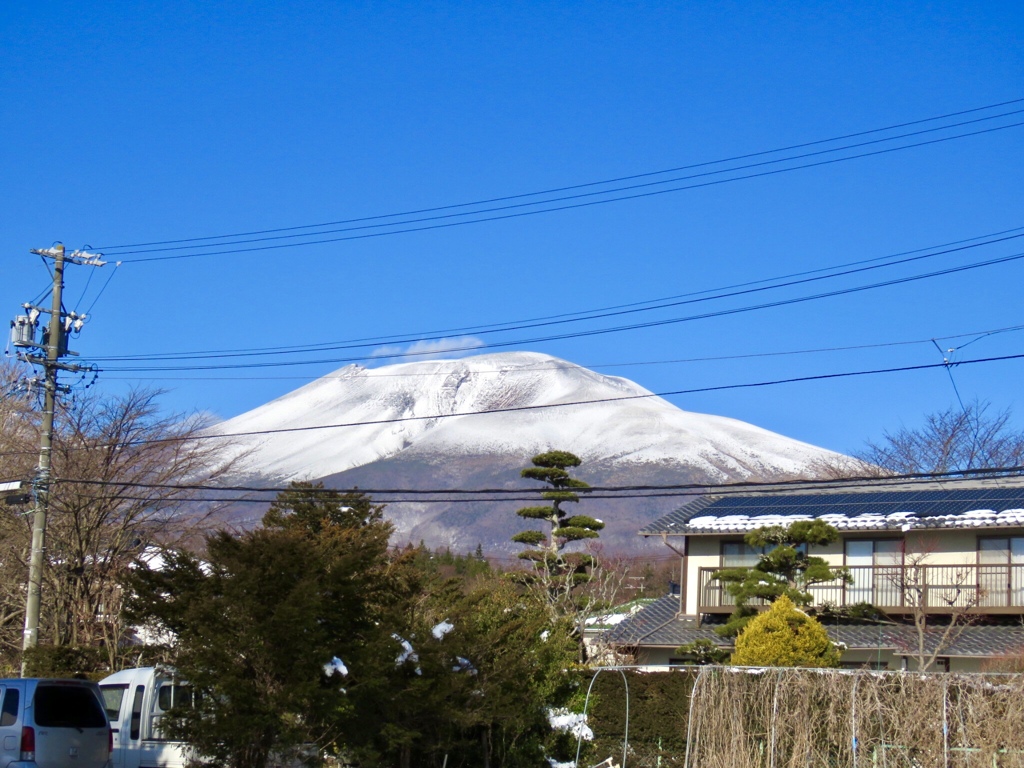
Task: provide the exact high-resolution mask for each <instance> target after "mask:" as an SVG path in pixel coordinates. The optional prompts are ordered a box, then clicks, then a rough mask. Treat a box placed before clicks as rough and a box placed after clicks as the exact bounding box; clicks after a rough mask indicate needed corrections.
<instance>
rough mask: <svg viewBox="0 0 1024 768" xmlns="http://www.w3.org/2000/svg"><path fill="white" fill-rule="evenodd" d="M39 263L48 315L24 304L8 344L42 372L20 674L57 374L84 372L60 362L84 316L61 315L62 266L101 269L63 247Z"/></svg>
mask: <svg viewBox="0 0 1024 768" xmlns="http://www.w3.org/2000/svg"><path fill="white" fill-rule="evenodd" d="M32 253H35V254H37V255H39V256H42V257H43V258H49V259H53V290H52V296H51V303H50V309H48V310H47V309H45V308H43V307H34V306H32V305H30V304H25V305H24V307H25V309H26V310H28V312H29V314H27V315H23V316H19V317H18V318H17V319H16V320H15V321H14V323H12V328H13V331H12V337H13V338H12V342H13V344H14V346H15V347H16V348H21V349H23V350H35V351H34V352H33V351H22V352H20V353H19V355H18V357H19V358H20V359H21V360H23V361H25V362H27V363H31V364H32V365H38V366H42V368H43V373H44V375H43V413H42V417H43V418H42V425H41V433H40V440H39V464H38V466H37V467H36V474H35V478H34V479H33V481H32V490H33V496H34V497H35V509H34V511H33V514H32V549H31V552H30V556H29V568H28V593H27V596H26V599H25V631H24V634H23V638H22V651H23V653H22V662H21V674H22V676H24V674H25V666H26V657H25V654H24V652H25V651H28V650H29V649H30V648H35V647H36V645H38V643H39V606H40V597H41V594H42V583H43V567H44V565H45V561H46V557H45V555H46V515H47V512H48V509H49V502H50V498H49V497H50V465H51V454H52V448H53V420H54V413H55V411H56V408H57V394H58V392H59V391H60V390H59V387H58V384H57V371H59V370H65V371H74V372H81V371H84V370H87V368H86V367H85V366H81V365H72V364H68V363H62V362H61V361H60V359H61V358H62V357H64V356H65V355H68V354H75V353H73V352H70V353H69V352H68V348H67V337H68V333H69V331H71V329H72V328H74V329H76V330H80V329H81V326H82V323H84V321H85V316H84V315H77V314H75V313H74V312H72V313H70V314H66V313H65V312H64V309H63V291H64V267H65V265H66V263H67V262H69V261H70V262H71V263H73V264H85V265H89V266H95V267H99V266H103V264H104V262H103V261H101V260H100V257H99V254H92V253H85V252H84V251H74V252H73V253H71V254H68V256H67V257H66V258H65V254H64V246H63V245H60V244H58V245H56V246H54V247H52V248H47V249H45V250H38V249H33V250H32ZM45 313H49V315H50V320H49V322H48V323H47V325H46V328H45V329H44V330H43V335H42V340H41V341H39V342H37V341H36V338H35V329H36V327H37V325H38V320H37V319H38V317H39V315H40V314H45Z"/></svg>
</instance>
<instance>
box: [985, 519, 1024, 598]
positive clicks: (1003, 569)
mask: <svg viewBox="0 0 1024 768" xmlns="http://www.w3.org/2000/svg"><path fill="white" fill-rule="evenodd" d="M978 591H979V604H980V605H982V606H984V607H986V608H1010V607H1014V608H1019V607H1021V606H1024V536H992V537H989V536H986V537H982V538H979V539H978Z"/></svg>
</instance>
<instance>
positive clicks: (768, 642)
mask: <svg viewBox="0 0 1024 768" xmlns="http://www.w3.org/2000/svg"><path fill="white" fill-rule="evenodd" d="M732 663H733V664H735V665H737V666H744V667H838V666H839V651H838V650H837V649H836V647H835V646H834V645H833V644H832V641H831V640H829V638H828V634H827V633H826V632H825V628H824V627H823V626H821V624H820V623H818V621H817V620H816V619H814V618H812V617H811V616H808V615H807V614H806V613H804V612H803V611H799V610H797V609H796V607H795V606H794V605H793V602H792V601H791V600H790V599H789V598H788V597H786V596H782V597H780V598H779V599H778V600H776V601H775V602H774V603H772V605H771V608H769V609H768V610H767V611H765V612H764V613H762V614H761V615H760V616H757V617H756V618H754V619H752V620H751V621H750V623H749V624H747V626H746V627H745V628H744V629H743V631H742V632H740V634H739V636H738V637H737V638H736V651H735V653H733V655H732Z"/></svg>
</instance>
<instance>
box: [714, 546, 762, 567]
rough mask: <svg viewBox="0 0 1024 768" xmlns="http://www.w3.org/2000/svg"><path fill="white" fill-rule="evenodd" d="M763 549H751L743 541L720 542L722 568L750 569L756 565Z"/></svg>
mask: <svg viewBox="0 0 1024 768" xmlns="http://www.w3.org/2000/svg"><path fill="white" fill-rule="evenodd" d="M765 551H766V549H765V547H752V546H750V545H749V544H747V543H746V542H743V541H723V542H722V567H723V568H752V567H753V566H755V565H757V562H758V561H759V560H760V559H761V555H763V554H764V553H765Z"/></svg>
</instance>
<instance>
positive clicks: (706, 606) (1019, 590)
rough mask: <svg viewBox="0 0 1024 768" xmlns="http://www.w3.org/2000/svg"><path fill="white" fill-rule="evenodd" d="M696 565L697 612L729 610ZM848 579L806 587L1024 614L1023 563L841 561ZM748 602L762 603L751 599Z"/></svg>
mask: <svg viewBox="0 0 1024 768" xmlns="http://www.w3.org/2000/svg"><path fill="white" fill-rule="evenodd" d="M718 570H719V569H718V568H700V569H699V570H698V584H699V590H698V606H697V613H698V614H705V613H732V611H733V609H734V608H735V606H736V603H735V599H734V598H733V597H732V595H730V594H729V593H728V592H726V590H725V587H724V585H723V584H721V583H720V582H719V581H718V580H717V579H715V578H714V574H715V573H716V572H717V571H718ZM847 571H848V572H849V574H850V577H851V579H852V581H851V582H849V583H847V582H843V581H841V580H838V579H837V580H836V581H831V582H826V583H823V584H817V585H815V586H813V587H811V589H810V590H809V591H810V593H811V595H812V596H813V605H815V606H822V605H832V606H836V607H843V606H850V605H855V604H857V603H871V604H872V605H874V606H875V607H876V608H878V609H879V610H881V611H884V612H885V613H890V614H901V613H902V614H907V613H912V612H913V611H914V610H915V606H916V605H918V604H920V606H921V607H922V608H923V609H924V610H925V611H926V612H927V613H937V614H938V613H953V612H958V611H963V610H964V609H970V610H971V611H972V612H974V613H980V614H1011V615H1012V614H1024V565H886V566H870V565H866V566H847ZM748 604H749V605H752V606H755V605H759V604H762V605H763V604H765V603H764V601H761V600H751V601H749V603H748Z"/></svg>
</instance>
